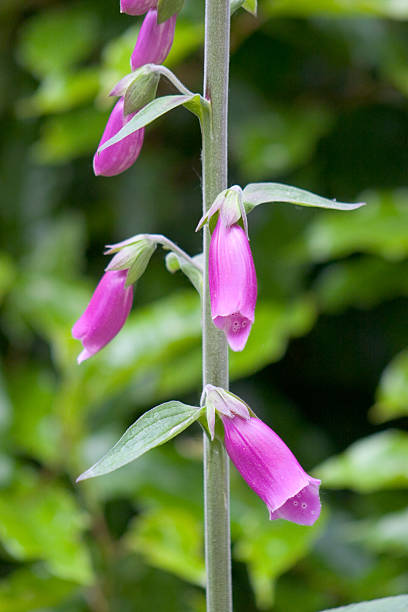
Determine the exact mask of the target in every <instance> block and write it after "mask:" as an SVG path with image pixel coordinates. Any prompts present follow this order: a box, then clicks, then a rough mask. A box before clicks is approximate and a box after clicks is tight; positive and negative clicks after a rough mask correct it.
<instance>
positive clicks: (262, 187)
mask: <svg viewBox="0 0 408 612" xmlns="http://www.w3.org/2000/svg"><path fill="white" fill-rule="evenodd" d="M243 196H244V206H245V210H246V212H247V213H249V212H251V210H253V209H254V208H255V207H256V206H258V205H259V204H266V203H268V202H287V203H288V204H297V205H298V206H315V207H318V208H329V209H333V210H355V209H356V208H360V207H361V206H364V205H365V202H357V203H354V204H348V203H346V202H337V201H336V200H329V199H328V198H322V197H321V196H318V195H316V194H314V193H311V192H310V191H306V190H305V189H298V187H292V186H290V185H282V184H281V183H250V184H249V185H247V186H246V187H245V188H244V190H243Z"/></svg>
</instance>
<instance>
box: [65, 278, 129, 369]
mask: <svg viewBox="0 0 408 612" xmlns="http://www.w3.org/2000/svg"><path fill="white" fill-rule="evenodd" d="M126 277H127V270H112V271H108V272H105V274H104V275H103V276H102V278H101V280H100V281H99V284H98V286H97V287H96V289H95V291H94V294H93V296H92V298H91V301H90V302H89V304H88V306H87V307H86V310H85V312H84V313H83V314H82V316H81V317H80V318H79V319H78V321H77V322H76V323H75V325H74V327H73V328H72V335H73V337H74V338H76V339H77V340H80V341H81V342H82V345H83V347H84V350H83V351H82V353H80V355H79V356H78V363H81V362H82V361H85V359H89V357H92V355H95V353H97V352H98V351H100V350H101V349H102V348H103V347H104V346H105V345H106V344H108V342H110V341H111V340H112V339H113V338H114V337H115V336H116V334H117V333H118V332H119V331H120V330H121V329H122V327H123V325H124V324H125V321H126V319H127V317H128V314H129V312H130V309H131V307H132V302H133V287H132V286H130V287H125V282H126Z"/></svg>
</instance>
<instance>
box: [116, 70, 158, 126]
mask: <svg viewBox="0 0 408 612" xmlns="http://www.w3.org/2000/svg"><path fill="white" fill-rule="evenodd" d="M139 70H140V72H139V74H138V75H137V76H136V77H135V79H134V80H133V81H132V82H131V83H130V85H129V87H128V88H127V89H126V93H125V100H124V113H125V115H130V114H131V113H135V112H136V111H138V110H140V109H141V108H143V106H146V104H149V102H151V101H152V100H154V99H155V97H156V92H157V87H158V85H159V81H160V74H159V73H158V72H155V71H153V70H151V69H150V68H149V67H148V65H147V66H142V68H139Z"/></svg>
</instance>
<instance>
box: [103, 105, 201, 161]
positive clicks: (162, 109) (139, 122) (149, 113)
mask: <svg viewBox="0 0 408 612" xmlns="http://www.w3.org/2000/svg"><path fill="white" fill-rule="evenodd" d="M195 95H197V94H192V95H191V96H163V97H162V98H157V99H156V100H153V102H150V104H148V105H147V106H145V107H144V108H142V110H141V111H139V112H138V113H137V114H136V115H135V116H134V117H133V119H131V120H130V121H128V122H127V123H126V125H124V126H123V128H122V129H121V130H119V132H118V133H117V134H115V136H113V137H112V138H111V139H110V140H108V141H107V142H105V143H104V144H103V145H102V146H101V147H99V149H98V151H103V150H104V149H106V148H107V147H111V146H112V145H113V144H115V143H117V142H120V141H121V140H123V138H126V136H129V134H133V132H136V130H140V129H141V128H142V127H144V126H145V125H148V124H149V123H152V121H154V120H155V119H158V118H159V117H161V116H162V115H165V114H166V113H168V112H169V111H171V110H173V108H177V106H182V105H183V104H185V103H186V102H189V101H190V100H192V99H193V98H194V97H195Z"/></svg>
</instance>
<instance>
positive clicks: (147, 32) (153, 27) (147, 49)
mask: <svg viewBox="0 0 408 612" xmlns="http://www.w3.org/2000/svg"><path fill="white" fill-rule="evenodd" d="M176 20H177V15H173V17H170V19H167V21H164V22H163V23H157V11H156V10H150V11H149V12H148V13H147V15H146V17H145V18H144V20H143V23H142V27H141V28H140V32H139V35H138V37H137V42H136V46H135V48H134V50H133V53H132V57H131V58H130V66H131V68H132V70H136V69H137V68H140V67H141V66H144V65H145V64H162V63H163V62H164V60H165V59H166V57H167V56H168V54H169V51H170V49H171V45H172V44H173V39H174V31H175V29H176Z"/></svg>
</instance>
